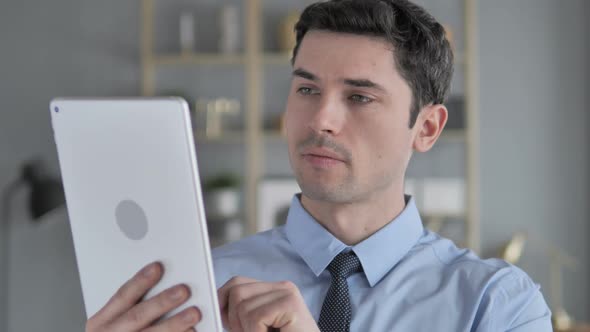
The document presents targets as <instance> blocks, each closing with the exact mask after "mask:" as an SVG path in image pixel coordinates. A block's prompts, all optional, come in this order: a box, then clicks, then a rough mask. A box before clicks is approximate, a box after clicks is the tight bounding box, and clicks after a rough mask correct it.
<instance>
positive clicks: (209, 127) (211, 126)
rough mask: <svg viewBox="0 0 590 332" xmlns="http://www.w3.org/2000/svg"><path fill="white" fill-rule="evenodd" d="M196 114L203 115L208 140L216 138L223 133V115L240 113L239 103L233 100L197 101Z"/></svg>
mask: <svg viewBox="0 0 590 332" xmlns="http://www.w3.org/2000/svg"><path fill="white" fill-rule="evenodd" d="M195 108H196V112H197V113H205V126H206V127H205V134H206V135H207V137H208V138H218V137H220V136H221V135H222V133H223V123H222V116H223V115H237V114H238V113H239V112H240V102H239V101H238V100H235V99H227V98H218V99H213V100H210V99H198V100H197V102H196V107H195Z"/></svg>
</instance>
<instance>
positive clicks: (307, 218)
mask: <svg viewBox="0 0 590 332" xmlns="http://www.w3.org/2000/svg"><path fill="white" fill-rule="evenodd" d="M406 201H407V204H406V207H405V209H404V211H403V212H402V213H401V214H400V215H399V216H398V217H397V218H396V219H394V220H393V221H392V222H390V223H389V224H387V225H386V226H385V227H383V228H382V229H380V230H379V231H378V232H376V233H375V234H373V235H372V236H370V237H369V238H368V239H366V240H364V241H362V242H361V243H359V244H357V245H355V246H352V247H350V246H347V245H345V244H344V243H342V242H341V241H340V240H338V239H337V238H335V237H334V236H333V235H332V234H331V233H330V232H328V231H327V230H326V229H325V228H324V227H323V226H321V225H320V224H319V223H318V222H317V221H316V220H315V219H314V218H313V217H312V216H311V215H310V214H309V213H307V211H306V210H305V209H304V208H303V206H302V205H301V203H300V201H299V197H298V196H297V195H296V196H295V197H294V198H293V200H292V202H291V207H290V210H289V214H288V217H287V223H286V225H285V226H281V227H278V228H275V229H273V230H270V231H267V232H263V233H259V234H256V235H253V236H251V237H248V238H245V239H243V240H240V241H237V242H234V243H231V244H228V245H225V246H222V247H219V248H216V249H214V250H213V262H214V268H215V278H216V283H217V287H221V286H222V285H223V284H225V282H227V281H228V280H229V279H231V278H232V277H234V276H245V277H250V278H254V279H258V280H262V281H282V280H290V281H292V282H293V283H295V285H297V287H298V288H299V290H300V292H301V294H302V295H303V298H304V300H305V303H306V304H307V307H308V308H309V310H310V312H311V314H312V315H313V317H314V318H315V319H316V321H317V320H318V318H319V315H320V310H321V307H322V303H323V301H324V297H325V296H326V293H327V292H328V288H329V287H330V281H331V276H330V273H329V272H328V271H327V270H326V267H327V266H328V264H329V263H330V262H331V261H332V259H333V258H334V257H335V256H336V255H338V253H340V252H341V251H343V250H352V251H354V252H355V253H356V255H357V256H358V257H359V259H360V261H361V264H362V266H363V272H359V273H356V274H354V275H352V276H350V277H349V278H348V285H349V290H350V300H351V304H352V322H351V325H350V330H351V331H399V332H409V331H412V332H414V331H416V332H418V331H424V332H433V331H443V332H450V331H477V332H484V331H485V332H498V331H511V332H516V331H518V332H525V331H526V332H545V331H547V332H549V331H552V327H551V312H550V310H549V308H548V307H547V304H546V303H545V301H544V299H543V296H542V295H541V292H540V291H539V286H538V285H537V284H535V283H534V282H533V281H532V280H531V279H530V278H529V277H528V276H527V275H526V273H524V272H523V271H522V270H520V269H519V268H517V267H515V266H513V265H510V264H508V263H506V262H504V261H502V260H497V259H487V260H482V259H480V258H478V257H477V256H476V255H475V254H474V253H473V252H471V251H469V250H466V249H459V248H457V247H456V246H455V245H454V244H453V243H452V242H451V241H449V240H447V239H444V238H442V237H440V236H439V235H437V234H435V233H433V232H431V231H429V230H426V229H424V228H423V226H422V221H421V219H420V215H419V213H418V210H417V209H416V205H415V203H414V200H413V199H410V198H407V199H406Z"/></svg>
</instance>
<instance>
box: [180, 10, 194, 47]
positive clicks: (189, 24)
mask: <svg viewBox="0 0 590 332" xmlns="http://www.w3.org/2000/svg"><path fill="white" fill-rule="evenodd" d="M179 28H180V29H179V31H180V52H181V53H182V54H184V55H188V54H191V53H194V52H195V16H194V14H193V13H192V12H183V13H181V14H180V27H179Z"/></svg>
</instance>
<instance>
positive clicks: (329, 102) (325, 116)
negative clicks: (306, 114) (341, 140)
mask: <svg viewBox="0 0 590 332" xmlns="http://www.w3.org/2000/svg"><path fill="white" fill-rule="evenodd" d="M316 106H317V108H316V109H315V110H313V115H312V117H311V118H310V120H309V127H310V128H311V129H312V130H313V131H314V132H316V133H318V134H321V133H324V134H331V135H337V134H339V133H340V131H341V130H342V127H343V125H344V122H345V118H346V113H345V107H344V106H345V105H342V103H340V102H339V101H338V100H337V99H336V98H334V97H330V96H326V97H323V98H321V100H320V102H319V103H318V104H317V105H316Z"/></svg>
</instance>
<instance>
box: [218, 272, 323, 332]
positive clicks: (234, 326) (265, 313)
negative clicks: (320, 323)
mask: <svg viewBox="0 0 590 332" xmlns="http://www.w3.org/2000/svg"><path fill="white" fill-rule="evenodd" d="M217 292H218V296H219V307H220V308H221V318H222V320H223V326H224V327H225V329H227V330H229V331H231V332H268V331H269V330H272V329H273V328H274V329H280V331H281V332H300V331H305V332H313V331H317V332H319V329H318V327H317V324H316V322H315V320H314V319H313V317H312V316H311V313H310V312H309V310H308V309H307V306H306V305H305V302H304V301H303V297H302V296H301V293H300V292H299V289H297V287H296V286H295V285H294V284H293V283H292V282H289V281H282V282H261V281H258V280H254V279H249V278H245V277H234V278H232V279H231V280H229V281H228V282H227V283H226V284H225V285H223V287H221V288H220V289H219V290H218V291H217Z"/></svg>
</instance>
